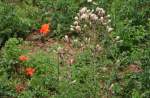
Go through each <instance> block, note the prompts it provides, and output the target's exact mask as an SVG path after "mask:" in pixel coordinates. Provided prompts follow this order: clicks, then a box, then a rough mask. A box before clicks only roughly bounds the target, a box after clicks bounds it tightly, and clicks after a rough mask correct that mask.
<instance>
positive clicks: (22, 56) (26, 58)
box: [19, 55, 28, 61]
mask: <svg viewBox="0 0 150 98" xmlns="http://www.w3.org/2000/svg"><path fill="white" fill-rule="evenodd" d="M19 60H20V61H27V60H28V57H27V56H24V55H21V56H19Z"/></svg>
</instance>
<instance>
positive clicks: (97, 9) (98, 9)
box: [96, 7, 104, 12]
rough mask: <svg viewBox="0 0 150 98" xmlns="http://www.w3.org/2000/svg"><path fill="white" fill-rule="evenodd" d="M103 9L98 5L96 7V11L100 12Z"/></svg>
mask: <svg viewBox="0 0 150 98" xmlns="http://www.w3.org/2000/svg"><path fill="white" fill-rule="evenodd" d="M103 10H104V9H103V8H99V7H97V8H96V12H101V11H103Z"/></svg>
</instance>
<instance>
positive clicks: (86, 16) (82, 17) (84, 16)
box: [80, 14, 89, 20]
mask: <svg viewBox="0 0 150 98" xmlns="http://www.w3.org/2000/svg"><path fill="white" fill-rule="evenodd" d="M88 17H89V16H88V15H87V14H82V15H81V17H80V18H81V20H82V19H85V20H86V19H88Z"/></svg>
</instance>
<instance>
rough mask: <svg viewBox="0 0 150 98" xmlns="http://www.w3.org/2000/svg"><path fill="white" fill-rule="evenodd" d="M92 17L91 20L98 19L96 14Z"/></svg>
mask: <svg viewBox="0 0 150 98" xmlns="http://www.w3.org/2000/svg"><path fill="white" fill-rule="evenodd" d="M90 18H91V20H97V19H98V17H97V15H96V14H91V15H90Z"/></svg>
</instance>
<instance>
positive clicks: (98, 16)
mask: <svg viewBox="0 0 150 98" xmlns="http://www.w3.org/2000/svg"><path fill="white" fill-rule="evenodd" d="M74 19H75V21H74V23H73V25H71V26H70V30H71V31H76V32H81V31H82V28H83V27H86V26H87V25H86V24H84V26H83V27H82V26H81V25H82V22H85V21H86V22H89V23H90V25H93V24H95V23H96V24H101V25H103V26H105V27H106V29H107V31H108V32H112V30H113V28H111V26H110V25H109V24H110V23H111V19H110V15H106V12H105V10H104V9H103V8H100V7H97V8H96V9H95V10H90V9H88V8H87V7H83V8H81V9H80V10H79V13H77V16H76V17H75V18H74Z"/></svg>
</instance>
